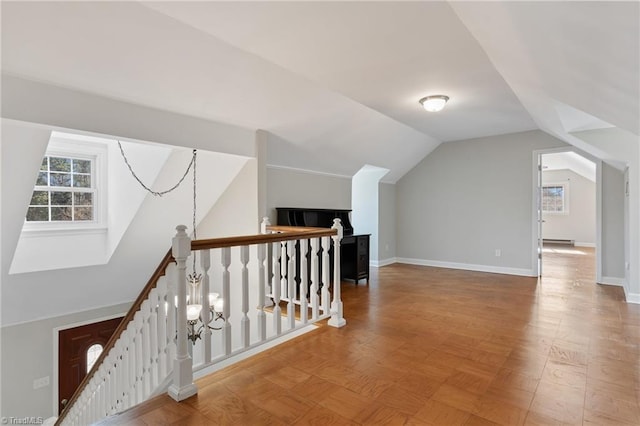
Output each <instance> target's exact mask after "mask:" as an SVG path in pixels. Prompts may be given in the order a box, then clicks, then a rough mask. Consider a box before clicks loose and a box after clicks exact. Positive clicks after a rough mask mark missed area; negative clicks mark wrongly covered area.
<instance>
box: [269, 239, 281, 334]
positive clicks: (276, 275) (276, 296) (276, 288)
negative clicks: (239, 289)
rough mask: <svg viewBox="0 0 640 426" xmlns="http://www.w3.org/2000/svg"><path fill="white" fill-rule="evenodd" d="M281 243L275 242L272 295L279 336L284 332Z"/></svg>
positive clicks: (275, 323) (275, 329)
mask: <svg viewBox="0 0 640 426" xmlns="http://www.w3.org/2000/svg"><path fill="white" fill-rule="evenodd" d="M280 251H281V250H280V243H279V242H278V243H273V278H272V281H271V296H272V298H273V329H274V331H275V333H276V335H277V336H279V335H280V333H282V318H281V315H282V312H281V310H280V279H281V276H280V263H279V262H278V258H279V256H280Z"/></svg>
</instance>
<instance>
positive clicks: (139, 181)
mask: <svg viewBox="0 0 640 426" xmlns="http://www.w3.org/2000/svg"><path fill="white" fill-rule="evenodd" d="M118 147H119V148H120V154H122V158H123V159H124V163H125V164H126V165H127V167H128V168H129V171H130V172H131V175H132V176H133V177H134V179H135V180H137V181H138V183H139V184H140V185H141V186H142V187H143V188H144V189H145V190H147V192H149V193H150V194H153V195H155V196H157V197H162V196H163V195H165V194H168V193H169V192H171V191H173V190H175V189H176V188H178V187H179V186H180V184H181V183H182V182H183V181H184V180H185V179H186V177H187V175H188V174H189V170H191V167H192V166H193V171H194V174H193V181H194V202H193V208H194V217H195V179H196V176H195V169H196V165H195V163H196V150H195V149H194V150H193V156H192V157H191V162H190V163H189V165H188V166H187V170H185V171H184V174H183V175H182V177H181V178H180V180H179V181H178V183H176V184H175V185H173V186H172V187H171V188H169V189H167V190H164V191H154V190H153V189H151V188H149V187H148V186H147V185H145V184H144V182H142V179H140V178H139V177H138V175H137V174H136V172H134V171H133V167H131V164H129V159H128V158H127V156H126V154H125V153H124V149H123V148H122V144H121V143H120V141H118ZM193 230H194V238H195V227H194V229H193Z"/></svg>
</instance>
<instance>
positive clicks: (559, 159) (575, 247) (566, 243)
mask: <svg viewBox="0 0 640 426" xmlns="http://www.w3.org/2000/svg"><path fill="white" fill-rule="evenodd" d="M535 162H536V165H535V166H536V167H535V173H536V179H535V184H536V185H535V191H534V193H535V203H534V204H535V215H534V218H535V219H534V220H535V224H534V225H535V237H534V243H535V244H536V247H535V249H534V251H535V254H536V259H535V261H534V269H537V271H536V272H537V275H538V276H539V277H542V276H545V275H548V274H547V273H546V272H549V274H553V271H554V270H557V268H558V267H563V266H569V264H570V263H572V262H573V261H574V260H575V259H580V265H581V268H582V269H584V273H585V275H584V278H585V279H586V278H588V279H590V280H593V281H595V282H598V281H599V279H600V265H601V257H600V251H599V247H600V240H601V207H600V206H601V204H600V203H601V201H600V199H601V172H600V168H601V162H600V161H599V160H596V159H594V158H592V157H591V156H589V155H588V154H584V153H582V152H579V151H577V150H575V149H571V148H565V149H558V150H545V151H538V152H536V155H535ZM572 259H573V260H572ZM586 259H591V260H589V261H586ZM584 265H592V266H591V267H588V268H585V266H584ZM546 266H549V267H550V269H549V271H547V270H546Z"/></svg>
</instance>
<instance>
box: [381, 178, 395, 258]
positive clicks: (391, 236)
mask: <svg viewBox="0 0 640 426" xmlns="http://www.w3.org/2000/svg"><path fill="white" fill-rule="evenodd" d="M395 257H396V185H395V184H388V183H380V187H379V192H378V266H383V265H386V264H389V263H393V262H394V261H395Z"/></svg>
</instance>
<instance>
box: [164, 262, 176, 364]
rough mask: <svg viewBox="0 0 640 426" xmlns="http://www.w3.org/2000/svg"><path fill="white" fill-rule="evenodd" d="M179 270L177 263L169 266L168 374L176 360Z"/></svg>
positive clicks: (167, 274) (167, 273)
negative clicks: (177, 282)
mask: <svg viewBox="0 0 640 426" xmlns="http://www.w3.org/2000/svg"><path fill="white" fill-rule="evenodd" d="M177 274H178V271H177V268H176V264H175V263H170V264H169V266H167V271H166V277H167V309H168V312H167V351H166V352H167V364H166V365H167V372H168V371H169V370H173V361H174V359H175V358H176V352H177V348H176V335H177V333H178V330H177V329H176V313H177V312H176V304H175V303H176V291H175V290H176V285H177V284H176V281H177V279H178V278H177Z"/></svg>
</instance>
